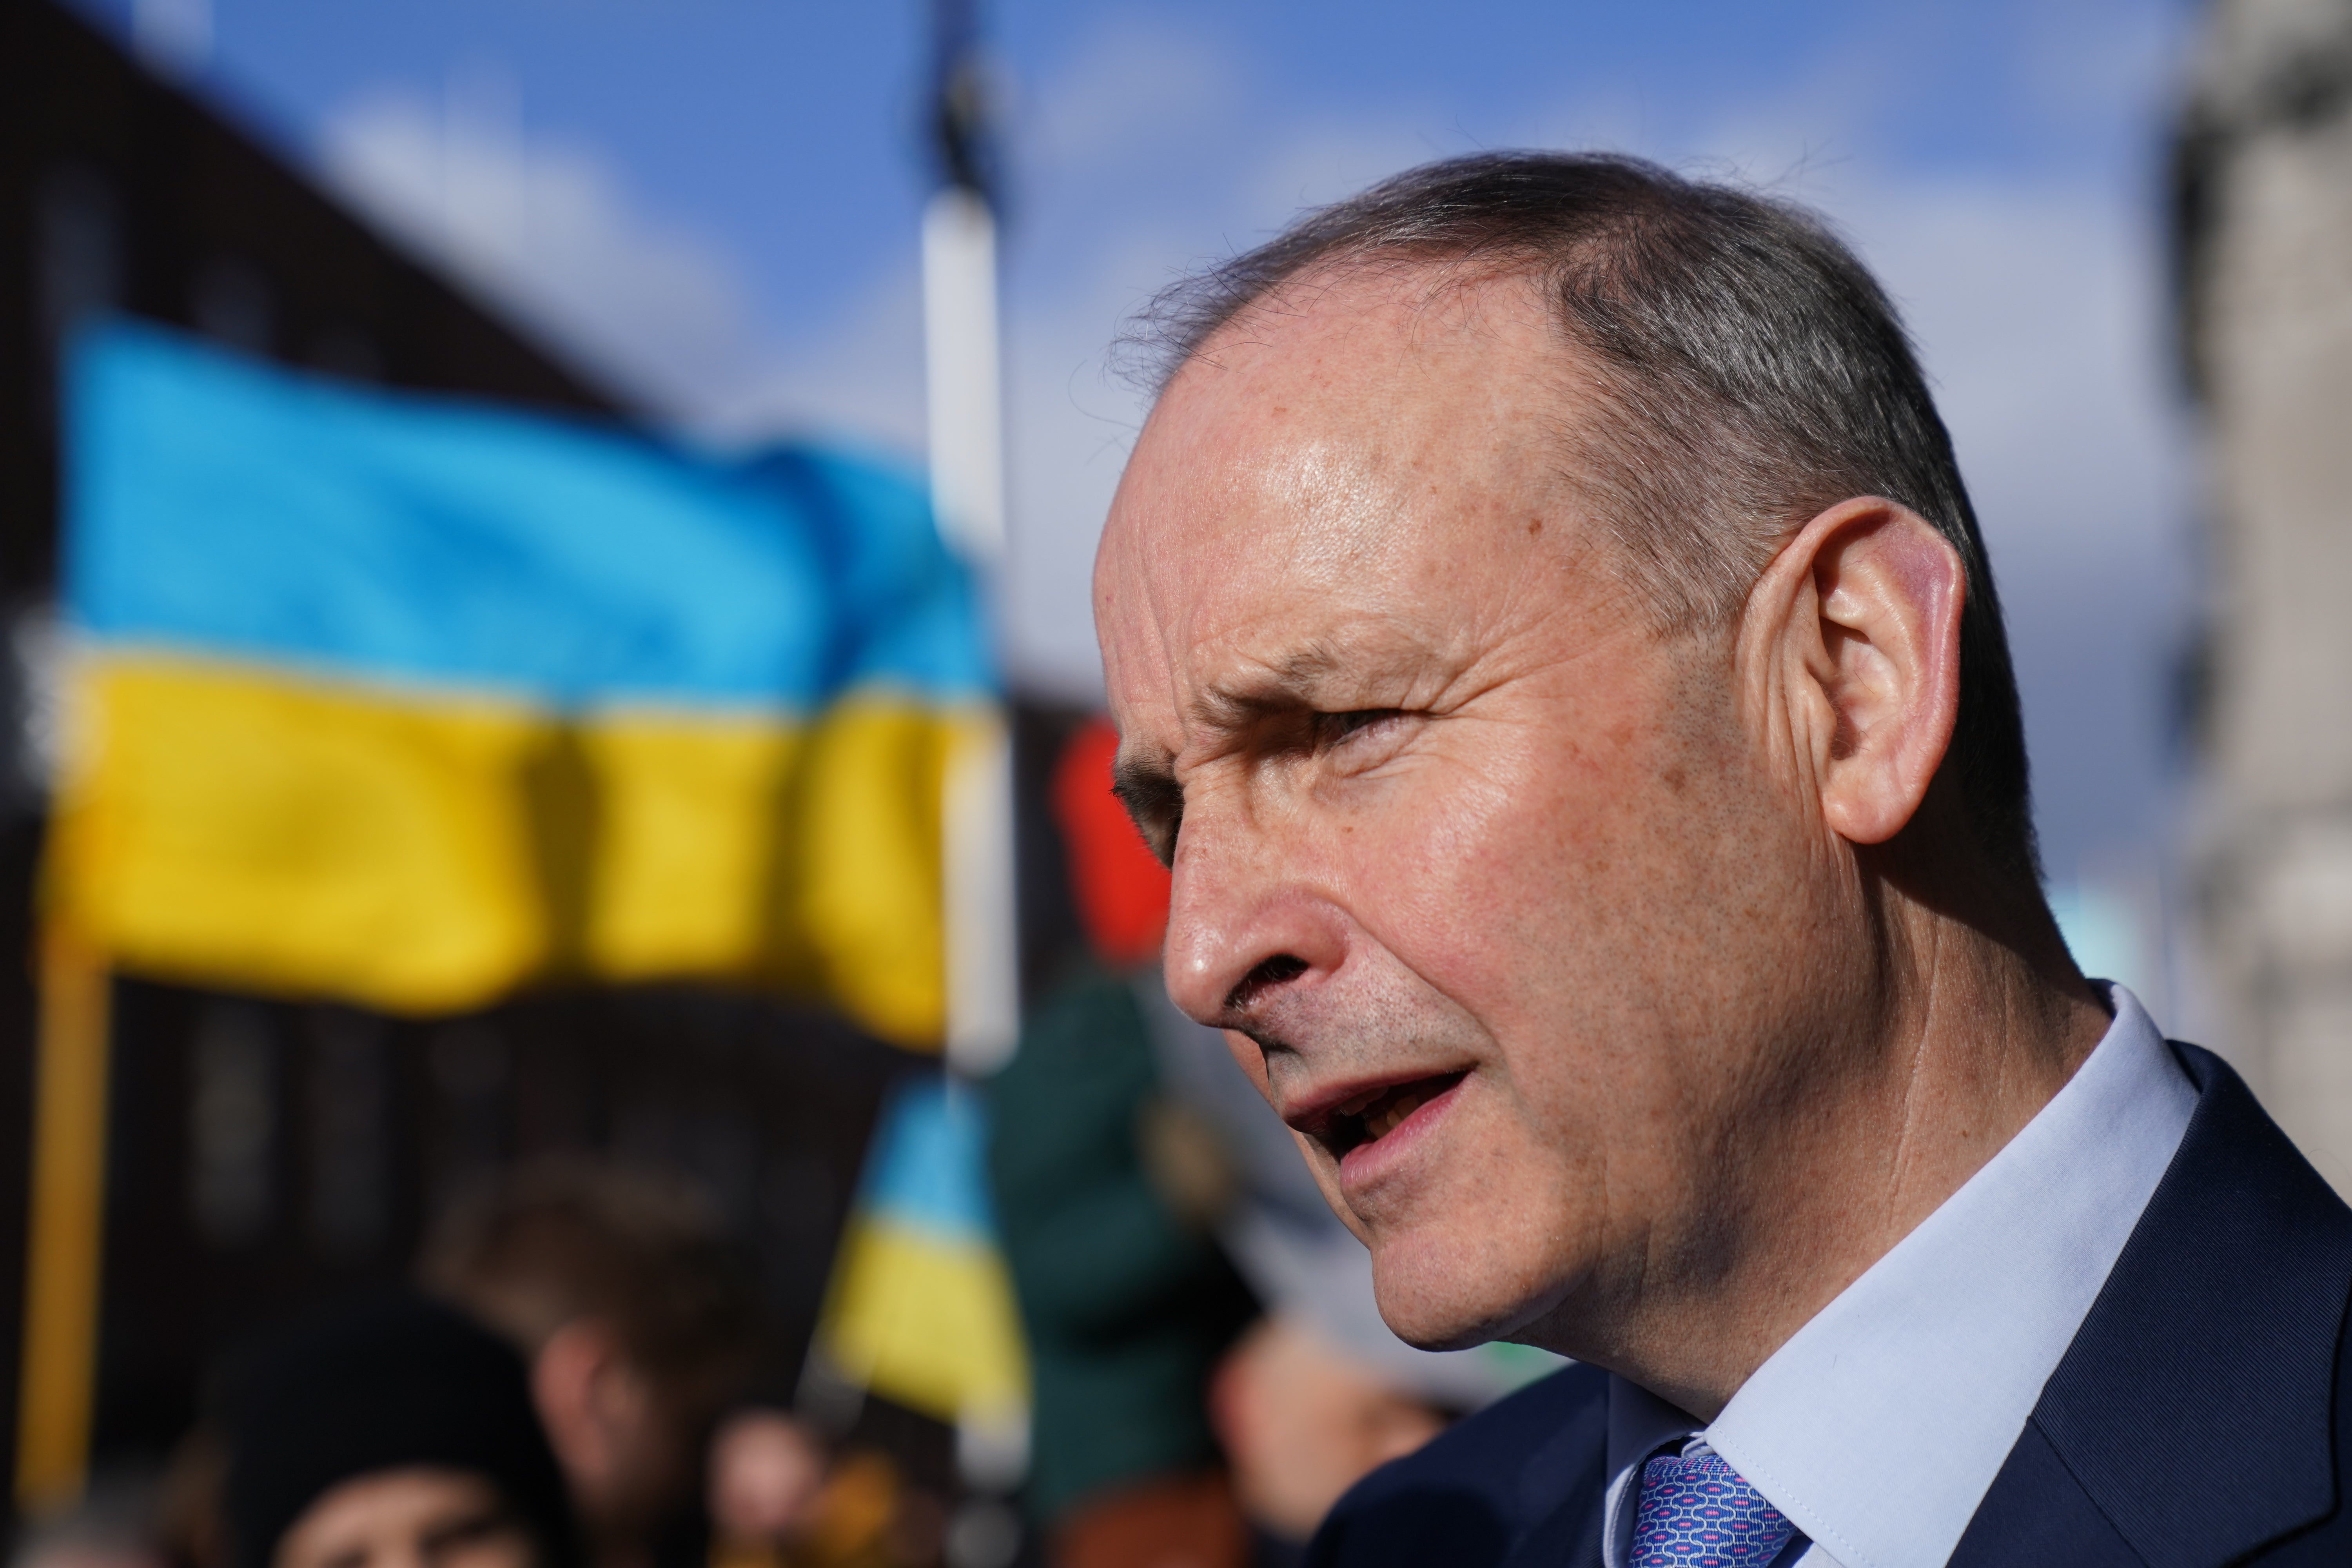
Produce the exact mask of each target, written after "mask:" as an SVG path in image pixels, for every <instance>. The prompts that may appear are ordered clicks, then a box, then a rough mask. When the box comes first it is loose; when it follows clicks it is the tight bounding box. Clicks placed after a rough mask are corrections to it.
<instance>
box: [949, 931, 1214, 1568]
mask: <svg viewBox="0 0 2352 1568" xmlns="http://www.w3.org/2000/svg"><path fill="white" fill-rule="evenodd" d="M988 1092H989V1099H990V1102H991V1105H990V1109H991V1116H990V1124H991V1129H992V1132H991V1147H990V1151H989V1163H990V1174H991V1175H992V1178H993V1179H994V1181H995V1184H996V1199H997V1204H998V1212H999V1219H1000V1223H1001V1225H1002V1226H1003V1238H1004V1246H1005V1250H1006V1253H1007V1255H1008V1257H1009V1258H1010V1259H1011V1262H1012V1266H1013V1284H1014V1288H1015V1289H1016V1290H1017V1291H1018V1293H1019V1295H1020V1300H1021V1311H1022V1317H1023V1320H1024V1323H1025V1325H1026V1327H1027V1330H1028V1333H1029V1343H1030V1352H1031V1356H1032V1360H1033V1363H1034V1375H1035V1380H1036V1407H1035V1411H1034V1417H1033V1419H1034V1429H1033V1436H1032V1449H1031V1465H1030V1479H1029V1493H1028V1500H1029V1506H1030V1510H1031V1511H1032V1513H1033V1514H1034V1516H1035V1517H1036V1518H1037V1519H1038V1520H1039V1521H1041V1522H1042V1523H1045V1524H1048V1525H1050V1524H1052V1523H1053V1522H1055V1521H1056V1520H1058V1519H1059V1518H1061V1517H1062V1516H1063V1515H1064V1514H1066V1512H1067V1511H1068V1510H1070V1509H1071V1508H1072V1507H1073V1506H1074V1505H1076V1504H1077V1503H1079V1502H1081V1501H1083V1500H1086V1499H1087V1497H1088V1496H1089V1495H1090V1494H1092V1493H1096V1492H1098V1491H1101V1490H1103V1489H1107V1488H1109V1487H1114V1486H1118V1485H1121V1484H1125V1483H1129V1482H1135V1481H1140V1480H1144V1479H1149V1478H1150V1477H1153V1476H1158V1475H1165V1474H1170V1473H1174V1472H1181V1471H1186V1470H1194V1469H1198V1468H1202V1466H1205V1465H1209V1464H1213V1463H1214V1462H1215V1461H1216V1458H1217V1449H1216V1444H1215V1441H1214V1439H1213V1437H1212V1436H1211V1434H1210V1431H1209V1423H1208V1415H1207V1410H1206V1407H1205V1404H1204V1395H1205V1393H1206V1390H1207V1385H1208V1378H1209V1374H1210V1372H1211V1370H1212V1369H1213V1367H1214V1365H1215V1363H1216V1361H1217V1358H1218V1357H1219V1356H1220V1355H1222V1354H1223V1352H1224V1350H1225V1348H1226V1347H1227V1346H1228V1345H1229V1344H1231V1343H1232V1342H1233V1339H1234V1335H1235V1334H1236V1333H1238V1332H1239V1331H1240V1330H1241V1328H1242V1326H1243V1325H1244V1323H1246V1322H1247V1321H1249V1319H1250V1318H1251V1317H1252V1316H1253V1315H1254V1313H1255V1304H1254V1303H1253V1302H1252V1301H1251V1300H1250V1298H1249V1295H1248V1292H1247V1290H1246V1289H1245V1288H1244V1286H1243V1285H1242V1283H1241V1281H1240V1279H1238V1278H1237V1277H1236V1276H1235V1275H1234V1271H1233V1269H1232V1268H1231V1267H1230V1266H1229V1265H1227V1263H1226V1262H1225V1260H1224V1258H1223V1254H1222V1253H1220V1252H1219V1251H1218V1250H1217V1247H1216V1246H1215V1244H1214V1243H1213V1242H1212V1241H1211V1240H1210V1239H1209V1238H1208V1237H1205V1236H1202V1235H1201V1234H1199V1233H1198V1232H1195V1231H1193V1230H1191V1229H1189V1228H1187V1227H1186V1226H1184V1225H1183V1224H1182V1223H1181V1221H1180V1220H1179V1219H1178V1218H1177V1217H1176V1215H1174V1214H1173V1213H1172V1212H1171V1210H1170V1209H1169V1207H1168V1205H1166V1204H1165V1203H1164V1202H1163V1201H1162V1200H1161V1199H1160V1194H1158V1193H1157V1192H1156V1191H1155V1190H1154V1189H1153V1187H1152V1184H1151V1183H1150V1179H1149V1177H1148V1176H1147V1175H1146V1174H1145V1172H1144V1167H1143V1163H1142V1160H1141V1158H1140V1156H1139V1152H1138V1147H1137V1136H1136V1128H1137V1123H1138V1120H1139V1117H1140V1116H1141V1115H1142V1114H1143V1111H1144V1110H1145V1107H1146V1106H1147V1105H1148V1104H1150V1101H1151V1100H1153V1098H1154V1097H1155V1096H1156V1095H1157V1093H1158V1092H1159V1086H1158V1082H1157V1068H1156V1067H1155V1065H1154V1058H1153V1055H1152V1050H1151V1044H1150V1037H1149V1036H1148V1035H1147V1033H1146V1026H1145V1023H1144V1018H1143V1013H1142V1010H1141V1008H1140V1007H1139V1005H1138V1003H1137V999H1136V996H1135V994H1134V992H1133V990H1132V989H1131V987H1130V984H1129V982H1127V981H1126V980H1123V979H1121V978H1118V977H1117V976H1114V975H1111V974H1108V973H1103V972H1102V971H1100V970H1092V971H1089V972H1087V973H1082V974H1080V975H1078V976H1077V977H1076V978H1075V979H1073V980H1071V981H1069V982H1067V983H1066V984H1064V985H1062V986H1061V987H1060V988H1059V989H1057V990H1056V991H1055V993H1054V994H1053V995H1051V996H1050V997H1049V998H1048V999H1047V1000H1046V1002H1045V1005H1042V1006H1040V1007H1038V1008H1037V1009H1035V1010H1034V1012H1033V1013H1032V1014H1031V1016H1030V1020H1029V1024H1028V1026H1027V1028H1026V1030H1025V1031H1024V1034H1023V1036H1022V1038H1021V1048H1020V1051H1019V1053H1018V1054H1017V1055H1016V1056H1015V1057H1014V1058H1013V1063H1012V1065H1011V1066H1010V1067H1008V1068H1005V1069H1004V1070H1003V1072H1002V1073H1000V1074H998V1075H997V1076H996V1078H994V1079H992V1080H991V1081H990V1083H989V1085H988Z"/></svg>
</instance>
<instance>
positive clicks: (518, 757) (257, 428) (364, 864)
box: [47, 324, 997, 1047]
mask: <svg viewBox="0 0 2352 1568" xmlns="http://www.w3.org/2000/svg"><path fill="white" fill-rule="evenodd" d="M67 408H68V443H67V473H66V481H67V529H66V560H65V563H64V570H63V580H64V609H65V614H66V617H67V620H68V626H69V628H70V631H71V633H72V634H73V647H74V650H75V651H74V653H73V656H72V670H71V676H70V681H71V685H70V705H69V708H68V736H67V748H66V761H65V764H64V771H63V775H62V777H61V779H60V781H59V787H58V811H57V816H56V819H55V826H54V829H53V836H52V840H51V845H50V855H49V861H48V865H47V896H48V898H49V900H50V901H51V913H52V914H53V916H55V917H56V918H58V919H59V920H61V921H64V922H66V924H67V925H68V927H69V928H71V929H73V930H75V931H78V932H79V933H81V934H83V935H84V936H86V937H87V938H89V940H91V941H92V942H95V943H96V944H97V945H98V946H99V947H100V949H101V950H102V951H104V952H107V953H108V954H109V955H110V957H111V958H112V959H113V961H114V962H116V963H119V964H121V965H122V966H124V967H126V968H130V969H134V970H138V971H142V972H144V973H152V974H155V975H159V976H163V977H173V978H182V979H186V980H191V981H195V982H201V983H205V984H219V985H226V986H231V987H236V988H239V989H246V990H253V991H260V992H268V993H279V994H317V995H329V996H337V997H343V998H348V999H351V1000H353V1001H357V1002H360V1003H363V1004H366V1005H372V1006H375V1007H379V1008H383V1009H386V1010H389V1011H394V1012H406V1013H435V1012H446V1011H450V1010H455V1009H462V1008H468V1007H474V1006H478V1005H482V1004H484V1003H487V1002H489V1001H491V1000H493V999H494V998H496V997H498V996H499V995H500V994H503V993H505V992H508V991H509V990H511V989H512V988H514V987H516V986H518V985H521V984H528V983H530V982H532V981H536V980H541V979H545V978H550V977H569V978H595V979H605V980H615V981H641V980H655V979H696V980H719V981H740V982H749V983H755V984H768V985H777V986H784V987H789V988H793V989H795V990H799V991H802V992H804V993H810V994H817V995H820V996H823V997H824V998H827V999H829V1000H831V1001H833V1002H834V1003H835V1004H836V1005H839V1006H840V1007H842V1008H843V1009H844V1010H845V1011H846V1012H847V1013H848V1015H849V1016H851V1017H853V1018H854V1019H856V1021H857V1022H858V1023H859V1024H861V1025H862V1026H864V1027H866V1029H868V1030H869V1031H871V1032H872V1033H874V1034H876V1035H877V1036H880V1037H884V1038H887V1039H891V1040H894V1041H898V1042H899V1043H901V1044H905V1045H909V1046H916V1047H935V1046H936V1045H937V1043H938V1042H939V1040H940V1037H941V1032H942V1027H943V1013H944V1007H945V1000H944V992H945V982H944V978H943V976H944V966H943V963H942V930H941V907H940V793H941V788H942V781H943V778H944V776H945V774H946V773H947V771H948V769H949V768H950V765H951V763H952V762H953V761H954V758H955V754H956V752H957V750H958V748H959V747H961V746H964V745H978V744H985V743H987V737H988V736H989V735H990V734H991V733H992V726H993V725H994V724H995V723H996V722H997V720H996V718H995V709H994V705H993V704H994V695H993V690H994V683H993V679H992V672H991V669H990V664H989V660H988V658H987V654H986V640H985V637H984V636H983V634H982V629H981V626H980V621H979V616H978V611H977V607H976V604H975V599H974V595H973V591H972V587H971V583H970V581H969V579H968V578H967V576H966V574H964V573H963V572H962V571H961V570H960V569H959V567H958V565H957V563H955V561H954V560H953V559H952V558H951V557H950V555H949V554H948V552H946V551H945V550H944V549H943V548H942V547H941V545H940V541H939V537H938V533H937V531H936V529H935V528H934V526H933V523H932V520H931V515H930V510H929V502H928V500H927V499H926V497H925V493H924V490H923V489H922V487H921V485H920V483H919V480H918V479H915V478H914V477H912V476H909V475H906V474H902V473H899V472H898V471H895V470H893V469H891V468H887V467H886V466H883V465H880V464H877V463H875V462H871V461H866V460H864V459H861V458H855V457H851V456H847V455H844V454H842V453H839V452H834V451H825V450H815V449H809V448H789V449H784V450H779V451H776V452H772V453H770V454H768V455H766V456H763V457H761V458H757V459H756V460H751V461H742V462H729V461H719V460H715V459H709V458H700V457H696V456H693V455H689V454H687V453H683V452H681V451H679V450H677V449H675V448H673V447H668V446H666V445H663V444H661V443H658V442H656V441H654V440H652V439H650V438H645V437H636V436H634V435H630V434H627V433H625V432H622V431H619V430H615V429H608V428H602V427H597V426H590V425H586V424H582V423H574V422H567V421H564V420H560V419H556V418H551V417H545V416H536V415H529V414H523V413H519V412H514V411H511V410H507V409H502V408H498V407H494V406H490V405H481V404H475V403H468V402H464V401H458V400H452V399H446V398H428V397H424V396H418V395H406V394H395V393H388V392H380V391H373V390H364V389H359V388H353V387H350V386H347V385H342V384H333V383H330V382H326V381H323V380H319V379H315V378H310V377H307V376H301V375H298V374H291V373H289V372H286V371H283V370H279V369H275V368H271V367H267V366H264V365H261V364H257V363H252V362H249V361H245V360H242V359H238V358H235V357H232V356H230V355H227V354H225V353H220V352H217V351H215V350H213V349H210V348H206V347H204V346H201V345H199V344H197V343H195V342H192V341H189V340H187V339H184V338H181V337H178V336H176V335H173V334H171V333H167V332H165V331H160V330H157V329H153V328H150V327H144V326H134V325H129V324H112V325H108V326H104V327H101V328H100V329H97V330H95V331H93V332H91V333H90V334H89V335H87V336H86V337H85V338H84V339H83V340H82V341H81V342H79V345H78V347H77V349H76V351H75V353H74V355H73V358H72V362H71V364H70V368H69V374H68V387H67Z"/></svg>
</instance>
